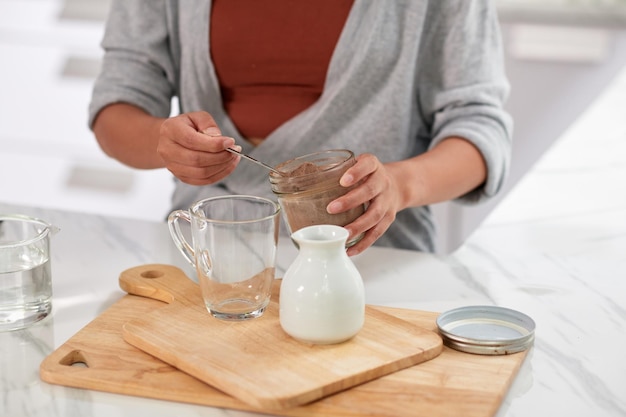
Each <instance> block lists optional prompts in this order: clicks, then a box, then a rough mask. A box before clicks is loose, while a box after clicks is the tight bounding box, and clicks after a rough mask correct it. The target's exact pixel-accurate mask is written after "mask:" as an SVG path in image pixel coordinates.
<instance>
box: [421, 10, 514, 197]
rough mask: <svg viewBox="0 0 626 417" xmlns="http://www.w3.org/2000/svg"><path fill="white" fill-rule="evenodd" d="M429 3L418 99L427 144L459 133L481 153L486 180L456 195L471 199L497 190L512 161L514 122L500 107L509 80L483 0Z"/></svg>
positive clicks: (492, 15) (492, 20)
mask: <svg viewBox="0 0 626 417" xmlns="http://www.w3.org/2000/svg"><path fill="white" fill-rule="evenodd" d="M431 5H433V6H432V7H431V10H430V15H429V16H428V18H427V20H426V21H427V22H429V24H430V26H429V27H428V28H429V29H427V31H426V36H425V37H424V38H423V44H422V48H421V49H422V51H423V53H422V54H421V55H420V60H422V62H424V63H425V64H424V65H423V66H422V68H423V71H422V72H421V73H420V74H419V77H420V80H419V85H420V90H419V97H418V100H419V102H420V106H421V108H422V109H423V114H424V118H425V120H426V122H427V124H428V125H429V126H430V127H431V132H430V133H431V135H432V137H433V140H432V142H431V144H430V147H431V148H432V147H433V146H435V145H436V144H437V143H439V142H440V141H441V140H443V139H445V138H447V137H450V136H460V137H463V138H465V139H467V140H469V141H470V142H472V143H473V144H474V145H475V146H476V147H477V148H478V149H479V150H480V152H481V153H482V155H483V157H484V159H485V161H486V163H487V169H488V173H487V181H486V183H485V184H484V186H483V187H480V188H479V189H477V190H474V191H472V192H470V193H468V194H466V195H464V196H462V197H461V198H459V199H458V201H459V202H464V203H473V202H477V201H480V200H483V199H486V198H489V197H492V196H494V195H495V194H497V192H498V191H499V190H500V189H501V188H502V186H503V183H504V181H505V179H506V177H507V174H508V170H509V166H510V160H511V155H510V153H511V142H512V124H513V123H512V120H511V118H510V116H509V114H508V113H507V112H506V111H505V110H504V108H503V104H504V102H505V100H506V98H507V96H508V92H509V84H508V81H507V79H506V76H505V71H504V63H503V61H504V59H503V50H502V44H501V42H502V41H501V34H500V28H499V24H498V19H497V15H496V10H495V7H494V6H493V2H490V1H488V0H463V1H456V0H449V1H448V0H440V1H438V2H431ZM445 9H448V10H445Z"/></svg>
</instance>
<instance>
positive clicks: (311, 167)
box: [287, 162, 323, 177]
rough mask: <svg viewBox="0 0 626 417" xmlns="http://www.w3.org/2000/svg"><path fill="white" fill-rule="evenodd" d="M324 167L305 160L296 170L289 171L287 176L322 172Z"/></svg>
mask: <svg viewBox="0 0 626 417" xmlns="http://www.w3.org/2000/svg"><path fill="white" fill-rule="evenodd" d="M322 168H323V167H319V166H317V165H315V164H314V163H313V162H303V163H302V164H300V165H298V167H297V168H295V169H294V170H292V171H289V172H288V173H287V177H300V176H302V175H308V174H313V173H316V172H320V171H321V170H322Z"/></svg>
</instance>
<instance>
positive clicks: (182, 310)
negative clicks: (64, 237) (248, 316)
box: [120, 265, 443, 410]
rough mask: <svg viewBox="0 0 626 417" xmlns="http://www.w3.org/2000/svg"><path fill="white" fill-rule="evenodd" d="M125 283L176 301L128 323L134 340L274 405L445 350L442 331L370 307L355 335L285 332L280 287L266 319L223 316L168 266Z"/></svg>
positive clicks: (236, 393)
mask: <svg viewBox="0 0 626 417" xmlns="http://www.w3.org/2000/svg"><path fill="white" fill-rule="evenodd" d="M120 286H121V287H122V288H123V289H124V290H125V291H126V292H128V293H129V294H135V295H143V296H148V297H150V298H156V299H159V300H162V301H166V302H167V303H168V304H167V305H165V306H163V307H162V308H158V309H155V310H153V311H152V312H150V313H148V314H145V315H143V316H142V317H140V318H137V319H134V320H131V321H129V322H128V323H126V324H124V326H123V327H122V329H123V330H122V335H123V337H124V339H125V340H126V341H127V342H128V343H130V344H132V345H133V346H135V347H137V348H139V349H141V350H143V351H145V352H147V353H150V354H151V355H152V356H155V357H157V358H159V359H161V360H162V361H164V362H167V363H168V364H170V365H172V366H174V367H176V368H178V369H180V370H181V371H184V372H185V373H187V374H189V375H192V376H194V377H196V378H198V379H199V380H201V381H204V382H206V383H207V384H209V385H211V386H213V387H215V388H217V389H219V390H221V391H223V392H225V393H227V394H229V395H231V396H233V397H235V398H238V399H239V400H241V401H243V402H246V403H248V404H250V405H251V406H254V407H258V408H262V409H266V410H273V409H283V408H290V407H294V406H298V405H302V404H306V403H309V402H311V401H315V400H318V399H320V398H322V397H325V396H327V395H330V394H333V393H335V392H338V391H343V390H345V389H347V388H350V387H353V386H355V385H358V384H362V383H364V382H367V381H370V380H372V379H376V378H378V377H380V376H383V375H387V374H389V373H392V372H395V371H398V370H400V369H404V368H407V367H409V366H413V365H415V364H418V363H420V362H424V361H427V360H429V359H432V358H434V357H435V356H437V355H439V353H441V350H442V348H443V343H442V341H441V337H439V335H438V334H436V333H434V332H432V331H430V330H426V329H424V328H421V327H418V326H415V325H413V324H411V323H409V322H407V321H405V320H402V319H399V318H397V317H394V316H392V315H389V314H387V313H384V312H382V311H379V310H376V309H374V308H371V307H369V306H366V308H365V324H364V325H363V328H362V329H361V330H360V332H359V333H358V334H357V335H356V336H355V337H353V338H352V339H350V340H348V341H346V342H344V343H338V344H333V345H313V344H306V343H302V342H300V341H297V340H296V339H294V338H292V337H290V336H289V335H287V334H286V333H285V332H284V331H283V330H282V328H281V326H280V323H279V319H278V310H279V306H278V297H277V295H278V294H277V293H275V294H274V296H273V297H272V299H271V301H270V304H269V305H268V307H267V309H266V310H265V313H264V314H263V316H262V317H260V318H256V319H253V320H246V321H236V322H234V321H225V320H218V319H215V318H213V317H211V315H210V314H209V313H208V312H207V310H206V308H205V307H204V303H203V301H202V298H201V295H200V288H199V286H198V285H197V284H196V283H194V282H193V281H191V280H190V279H189V278H187V277H186V276H185V274H184V273H183V272H182V271H181V270H180V269H178V268H176V267H173V266H168V265H145V266H140V267H136V268H131V269H129V270H126V271H124V272H123V273H122V274H121V275H120Z"/></svg>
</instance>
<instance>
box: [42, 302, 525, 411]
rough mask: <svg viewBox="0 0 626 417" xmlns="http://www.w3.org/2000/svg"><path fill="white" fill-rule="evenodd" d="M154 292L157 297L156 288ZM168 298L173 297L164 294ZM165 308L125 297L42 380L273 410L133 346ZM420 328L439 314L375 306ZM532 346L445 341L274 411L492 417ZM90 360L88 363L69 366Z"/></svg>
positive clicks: (51, 361) (55, 357) (62, 350)
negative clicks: (438, 348) (478, 351)
mask: <svg viewBox="0 0 626 417" xmlns="http://www.w3.org/2000/svg"><path fill="white" fill-rule="evenodd" d="M149 291H152V293H153V296H154V295H156V294H158V292H156V293H155V292H154V291H153V290H149ZM160 295H162V296H163V297H164V298H167V297H168V296H167V295H166V294H165V293H163V292H161V293H160ZM157 298H158V297H157ZM161 307H163V304H162V303H161V302H158V301H155V300H153V299H150V298H144V297H138V296H133V295H126V296H124V297H122V298H121V299H120V300H118V301H117V302H116V303H115V304H113V305H112V306H111V307H109V308H108V309H107V310H106V311H105V312H103V313H102V314H101V315H100V316H98V317H97V318H96V319H94V320H93V321H92V322H91V323H89V324H88V325H87V326H85V327H84V328H83V329H81V330H80V331H79V332H78V333H76V334H75V335H74V336H72V337H71V338H70V339H69V340H68V341H66V342H65V343H64V344H63V345H61V346H60V347H59V348H58V349H56V350H55V351H54V352H52V353H51V354H50V355H49V356H48V357H46V358H45V359H44V361H43V362H42V363H41V366H40V376H41V378H42V380H44V381H46V382H48V383H52V384H59V385H63V386H69V387H76V388H82V389H91V390H97V391H105V392H112V393H119V394H125V395H134V396H140V397H146V398H156V399H161V400H170V401H178V402H187V403H192V404H199V405H208V406H215V407H222V408H231V409H238V410H247V411H257V412H264V413H267V412H269V411H268V410H265V409H262V408H258V407H253V406H250V405H248V404H246V403H244V402H242V401H239V400H237V399H235V398H233V397H230V396H228V395H226V394H224V393H222V392H220V391H219V390H217V389H215V388H213V387H211V386H209V385H207V384H205V383H203V382H201V381H199V380H198V379H196V378H193V377H192V376H190V375H188V374H186V373H184V372H181V371H180V370H178V369H176V368H174V367H172V366H170V365H168V364H166V363H164V362H162V361H160V360H158V359H157V358H155V357H153V356H151V355H149V354H147V353H145V352H143V351H141V350H139V349H137V348H135V347H133V346H131V345H129V344H128V343H126V342H125V341H124V339H123V337H122V326H123V325H124V323H126V322H127V321H128V320H132V319H133V318H137V317H142V316H144V315H146V314H148V313H150V312H152V311H154V310H155V309H159V308H161ZM376 309H377V310H379V311H384V312H386V313H388V314H392V315H394V316H396V317H399V318H402V319H403V320H406V321H409V322H411V323H413V324H414V325H416V326H418V327H422V328H425V329H428V330H431V331H436V325H435V319H436V317H437V316H438V313H432V312H424V311H415V310H406V309H394V308H385V307H376ZM525 357H526V352H521V353H517V354H514V355H508V356H479V355H472V354H467V353H462V352H457V351H454V350H452V349H449V348H447V347H444V348H443V352H442V353H441V354H440V355H439V356H437V357H436V358H435V359H432V360H430V361H427V362H424V363H421V364H419V365H417V366H413V367H410V368H406V369H404V370H401V371H398V372H394V373H392V374H389V375H387V376H384V377H381V378H378V379H376V380H373V381H371V382H367V383H364V384H361V385H358V386H356V387H354V388H351V389H349V390H346V391H343V392H339V393H337V394H334V395H331V396H328V397H326V398H323V399H321V400H319V401H316V402H313V403H311V404H308V405H305V406H299V407H294V408H289V409H284V410H273V411H271V412H272V414H277V415H283V416H295V417H298V416H329V415H332V416H346V417H347V416H355V417H356V416H365V415H368V416H369V415H377V416H382V415H386V416H397V417H403V416H407V417H408V416H416V415H427V416H432V417H443V416H465V417H490V416H493V415H494V414H495V413H496V411H497V410H498V407H499V406H500V404H501V402H502V399H503V397H504V395H505V394H506V391H507V389H508V387H509V386H510V384H511V382H512V381H513V378H514V377H515V375H516V373H517V371H518V370H519V367H520V365H521V364H522V362H523V360H524V358H525ZM75 363H84V364H86V365H87V367H82V366H80V367H77V366H71V365H72V364H75Z"/></svg>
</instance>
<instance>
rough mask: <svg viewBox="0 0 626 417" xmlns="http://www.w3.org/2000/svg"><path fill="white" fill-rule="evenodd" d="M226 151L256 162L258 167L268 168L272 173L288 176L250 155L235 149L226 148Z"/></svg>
mask: <svg viewBox="0 0 626 417" xmlns="http://www.w3.org/2000/svg"><path fill="white" fill-rule="evenodd" d="M226 150H227V151H228V152H230V153H234V154H237V155H240V156H241V157H243V158H245V159H247V160H248V161H252V162H254V163H255V164H257V165H260V166H262V167H263V168H267V169H269V170H270V171H272V172H274V173H276V174H278V175H281V176H285V175H286V174H285V173H284V172H281V171H279V170H277V169H276V168H274V167H271V166H270V165H268V164H266V163H265V162H261V161H259V160H257V159H254V158H253V157H251V156H250V155H246V154H245V153H241V152H239V151H237V150H235V149H233V148H226Z"/></svg>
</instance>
